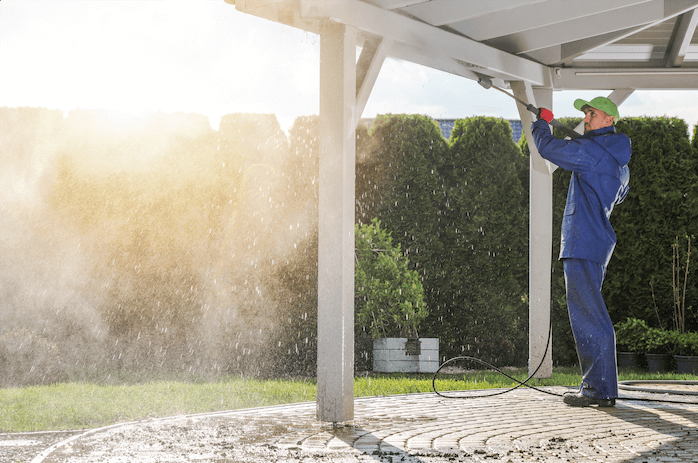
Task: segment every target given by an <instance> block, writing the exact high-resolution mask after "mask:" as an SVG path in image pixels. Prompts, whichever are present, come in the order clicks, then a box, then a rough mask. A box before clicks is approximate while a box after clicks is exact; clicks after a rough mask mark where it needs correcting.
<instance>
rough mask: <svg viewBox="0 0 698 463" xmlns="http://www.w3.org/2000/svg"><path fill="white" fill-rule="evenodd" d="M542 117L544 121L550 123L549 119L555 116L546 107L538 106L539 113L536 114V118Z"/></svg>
mask: <svg viewBox="0 0 698 463" xmlns="http://www.w3.org/2000/svg"><path fill="white" fill-rule="evenodd" d="M541 119H544V120H545V122H547V123H548V124H550V121H552V120H553V119H555V116H553V113H552V112H551V111H550V110H549V109H546V108H540V114H538V120H541Z"/></svg>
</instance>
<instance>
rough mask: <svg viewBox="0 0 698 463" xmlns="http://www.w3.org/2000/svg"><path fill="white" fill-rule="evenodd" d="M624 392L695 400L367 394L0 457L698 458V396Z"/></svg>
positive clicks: (37, 437)
mask: <svg viewBox="0 0 698 463" xmlns="http://www.w3.org/2000/svg"><path fill="white" fill-rule="evenodd" d="M694 389H695V387H694ZM546 390H547V391H549V392H554V393H558V394H561V393H562V392H564V391H566V390H568V389H567V388H561V387H553V388H546ZM492 392H493V391H491V390H488V391H468V392H463V393H458V394H457V395H460V396H468V397H472V396H476V395H483V394H490V393H492ZM621 395H622V396H626V397H627V396H633V397H644V398H648V397H653V398H659V399H664V400H672V401H681V402H684V403H659V402H641V401H633V400H620V401H618V403H617V405H616V406H615V407H613V408H597V407H587V408H572V407H568V406H566V405H565V404H563V403H562V401H561V399H560V398H559V397H556V396H553V395H549V394H545V393H542V392H538V391H535V390H532V389H523V388H522V389H517V390H515V391H513V392H510V393H507V394H505V395H499V396H494V397H486V398H477V399H475V398H467V399H445V398H441V397H439V396H437V395H435V394H433V393H425V394H408V395H399V396H389V397H369V398H357V399H356V400H355V420H354V421H352V422H350V423H343V424H337V425H333V424H332V423H320V422H318V421H317V420H316V419H315V403H314V402H310V403H302V404H292V405H282V406H274V407H261V408H254V409H246V410H237V411H229V412H220V413H209V414H201V415H190V416H180V417H172V418H166V419H158V420H146V421H140V422H134V423H124V424H118V425H114V426H109V427H105V428H100V429H93V430H87V431H66V432H62V433H21V434H0V461H2V462H5V461H7V462H10V463H20V462H21V463H25V462H31V463H59V462H60V463H88V462H90V463H117V462H118V463H125V462H220V463H223V462H264V463H271V462H300V461H308V462H310V461H318V460H320V461H328V462H356V461H361V462H402V461H404V462H437V461H438V462H442V461H452V462H458V461H461V462H512V463H517V462H638V463H640V462H696V461H698V396H696V395H692V396H691V395H688V396H687V395H677V394H669V395H667V394H649V393H646V392H643V391H638V390H631V391H622V394H621Z"/></svg>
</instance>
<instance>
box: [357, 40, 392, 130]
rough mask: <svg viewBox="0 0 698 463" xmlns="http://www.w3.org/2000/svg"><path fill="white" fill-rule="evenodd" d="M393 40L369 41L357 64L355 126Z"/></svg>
mask: <svg viewBox="0 0 698 463" xmlns="http://www.w3.org/2000/svg"><path fill="white" fill-rule="evenodd" d="M392 42H393V41H392V40H391V39H384V38H381V37H374V38H371V39H367V40H366V41H365V42H364V46H363V48H362V50H361V55H360V56H359V62H358V63H357V64H356V107H355V109H354V126H355V127H356V125H357V124H358V123H359V120H360V119H361V114H363V112H364V108H365V107H366V103H367V102H368V98H369V96H371V90H373V86H374V85H375V83H376V80H377V79H378V74H379V73H380V70H381V67H382V66H383V62H385V58H386V57H387V56H388V51H389V50H390V46H391V44H392Z"/></svg>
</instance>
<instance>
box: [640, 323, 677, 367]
mask: <svg viewBox="0 0 698 463" xmlns="http://www.w3.org/2000/svg"><path fill="white" fill-rule="evenodd" d="M642 339H643V341H644V343H645V357H646V358H647V369H648V370H649V371H650V372H661V371H667V370H668V369H669V365H670V362H671V346H672V343H671V340H672V335H671V331H669V330H665V329H662V328H654V327H651V328H648V329H647V331H645V333H644V334H643V336H642Z"/></svg>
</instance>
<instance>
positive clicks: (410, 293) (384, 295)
mask: <svg viewBox="0 0 698 463" xmlns="http://www.w3.org/2000/svg"><path fill="white" fill-rule="evenodd" d="M355 312H356V324H357V327H361V329H362V330H363V331H365V332H367V333H369V334H370V335H371V337H372V338H373V369H374V370H376V371H402V372H418V371H422V372H435V371H436V370H437V369H438V339H428V340H427V339H420V337H419V331H418V330H419V325H420V324H421V322H422V321H423V320H424V319H425V318H426V316H427V309H426V305H425V303H424V289H423V287H422V283H421V280H420V278H419V275H418V274H417V272H416V271H414V270H410V269H409V261H408V259H407V257H406V256H404V255H403V254H402V253H401V251H400V245H399V244H398V245H393V243H392V238H391V236H390V234H389V233H388V232H387V231H386V230H384V229H381V227H380V221H379V220H377V219H374V220H373V221H372V222H371V223H370V224H368V225H363V226H358V225H357V226H356V271H355Z"/></svg>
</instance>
